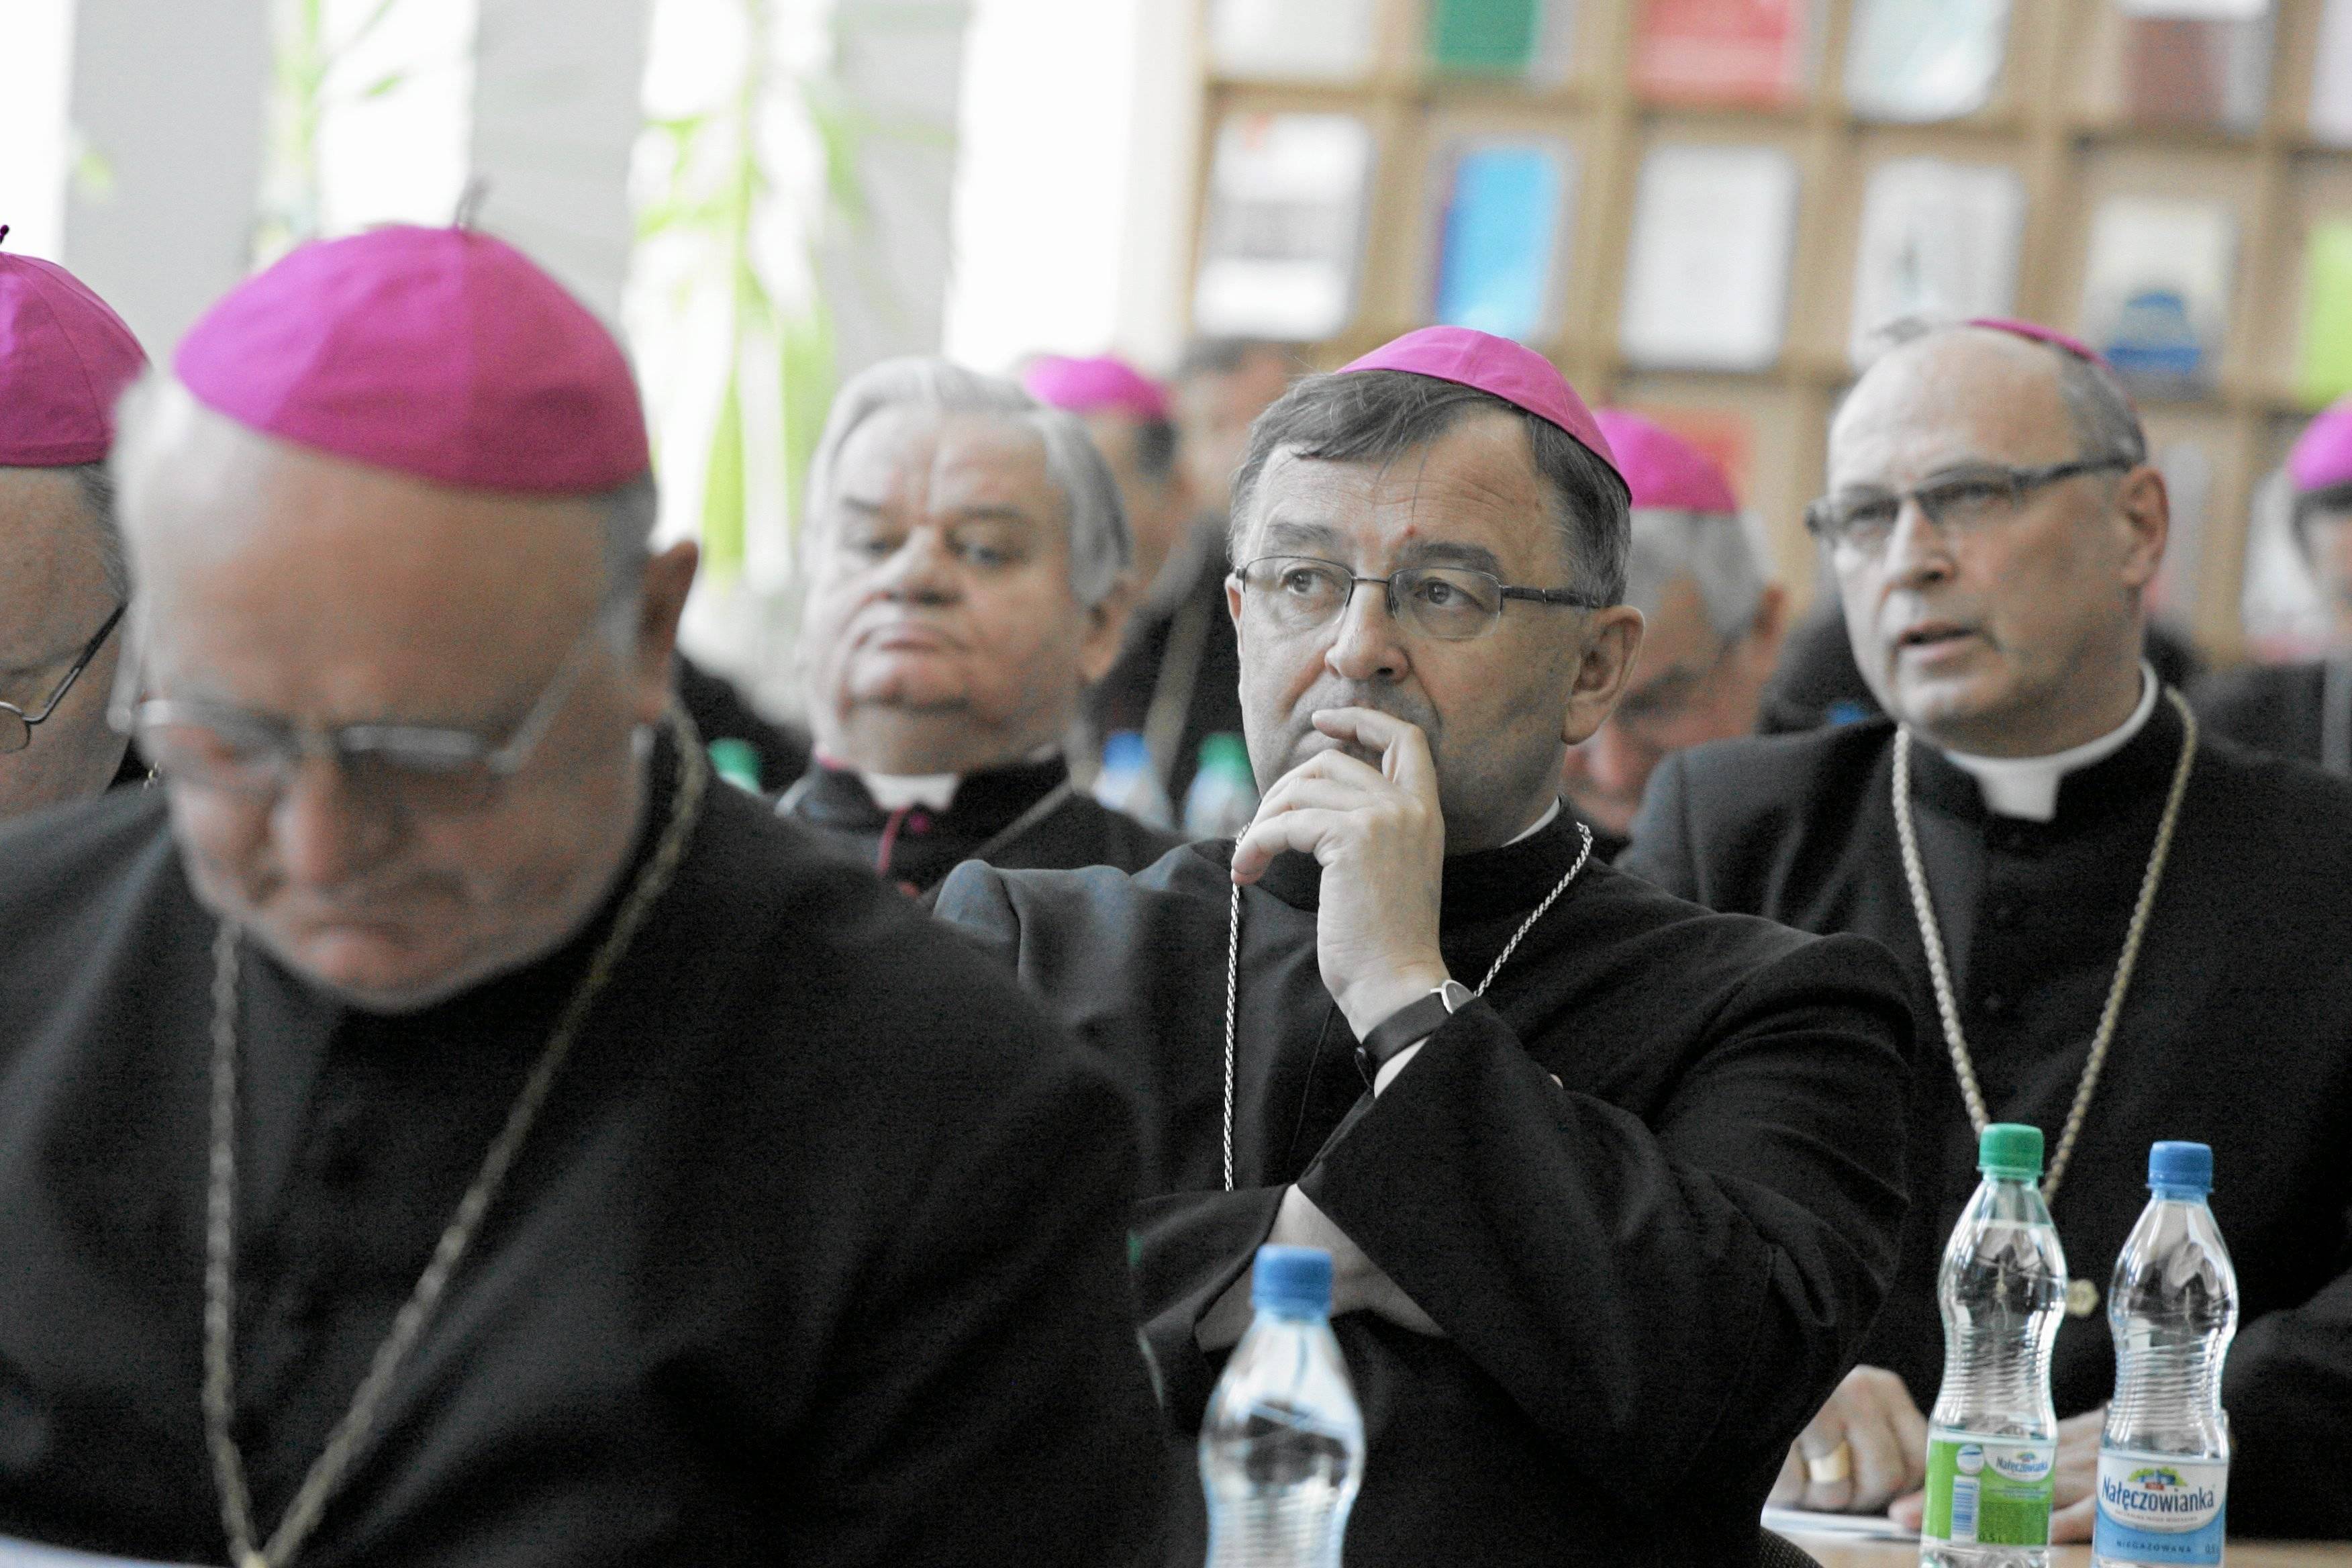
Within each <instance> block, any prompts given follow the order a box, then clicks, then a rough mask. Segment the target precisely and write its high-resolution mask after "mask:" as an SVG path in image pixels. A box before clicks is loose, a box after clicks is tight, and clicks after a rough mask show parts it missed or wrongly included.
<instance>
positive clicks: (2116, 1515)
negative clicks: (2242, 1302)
mask: <svg viewBox="0 0 2352 1568" xmlns="http://www.w3.org/2000/svg"><path fill="white" fill-rule="evenodd" d="M2147 1184H2148V1189H2149V1196H2148V1200H2147V1208H2145V1209H2143V1210H2141V1211H2140V1216H2139V1224H2137V1225H2136V1226H2133V1227H2132V1233H2131V1238H2130V1239H2129V1240H2127V1241H2126V1242H2125V1243H2124V1250H2123V1256H2122V1257H2120V1258H2116V1277H2115V1281H2114V1283H2113V1284H2112V1285H2111V1286H2110V1287H2109V1288H2108V1290H2107V1324H2108V1326H2109V1327H2110V1328H2112V1329H2113V1330H2114V1331H2115V1335H2116V1397H2115V1400H2114V1402H2113V1403H2112V1404H2110V1405H2108V1406H2107V1426H2106V1430H2105V1432H2104V1433H2103V1434H2101V1436H2100V1438H2099V1483H2098V1485H2099V1492H2098V1497H2099V1501H2098V1515H2097V1520H2096V1522H2095V1524H2094V1525H2093V1527H2092V1528H2093V1536H2092V1542H2093V1544H2092V1558H2091V1560H2092V1562H2093V1563H2095V1564H2098V1565H2099V1568H2152V1565H2154V1564H2159V1563H2219V1562H2221V1536H2222V1529H2223V1521H2224V1518H2225V1515H2226V1514H2227V1512H2228V1507H2229V1500H2230V1418H2229V1417H2228V1416H2227V1415H2224V1414H2223V1413H2222V1410H2221V1363H2222V1362H2223V1361H2224V1360H2225V1359H2226V1358H2227V1357H2228V1355H2229V1353H2230V1341H2231V1337H2232V1336H2234V1335H2235V1334H2236V1333H2237V1331H2238V1273H2237V1270H2236V1269H2235V1268H2231V1265H2230V1249H2229V1248H2228V1247H2224V1246H2222V1245H2221V1229H2220V1227H2219V1226H2216V1225H2214V1223H2213V1211H2212V1210H2211V1209H2210V1208H2208V1207H2207V1206H2206V1204H2205V1198H2206V1194H2209V1193H2210V1192H2211V1191H2212V1190H2213V1151H2212V1150H2211V1149H2210V1148H2208V1147H2207V1146H2206V1145H2204V1144H2202V1143H2158V1144H2157V1145H2156V1146H2155V1147H2154V1148H2152V1149H2150V1150H2149V1151H2148V1152H2147Z"/></svg>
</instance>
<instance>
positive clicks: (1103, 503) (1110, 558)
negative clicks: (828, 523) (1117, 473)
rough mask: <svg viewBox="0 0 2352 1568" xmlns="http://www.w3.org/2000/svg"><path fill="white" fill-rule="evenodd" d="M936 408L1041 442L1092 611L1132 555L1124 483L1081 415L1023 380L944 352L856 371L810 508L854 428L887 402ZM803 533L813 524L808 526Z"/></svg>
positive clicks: (1076, 591)
mask: <svg viewBox="0 0 2352 1568" xmlns="http://www.w3.org/2000/svg"><path fill="white" fill-rule="evenodd" d="M904 406H913V407H919V408H934V409H938V410H940V412H942V413H947V414H971V415H978V416H983V417H988V418H994V419H1002V420H1004V421H1006V422H1007V423H1009V424H1013V425H1018V426H1023V427H1024V428H1025V429H1028V430H1031V431H1033V432H1034V433H1035V435H1036V437H1037V438H1038V439H1039V440H1040V441H1041V442H1042V443H1044V445H1045V477H1046V478H1047V479H1049V480H1051V481H1052V482H1053V485H1054V488H1055V489H1056V490H1058V491H1059V492H1060V493H1061V497H1062V504H1063V510H1064V512H1065V514H1066V517H1067V519H1068V522H1069V530H1070V593H1071V595H1072V596H1073V597H1075V598H1076V600H1077V602H1078V603H1079V604H1081V605H1087V606H1088V607H1089V608H1091V607H1092V606H1094V605H1098V604H1100V603H1102V602H1103V600H1104V599H1106V598H1108V596H1109V595H1110V593H1111V590H1112V589H1114V588H1116V587H1117V586H1118V584H1119V581H1120V579H1121V578H1123V577H1125V576H1126V574H1127V573H1128V570H1129V567H1130V566H1132V565H1133V564H1134V562H1135V542H1134V539H1133V537H1132V536H1131V535H1130V534H1129V531H1128V525H1127V510H1126V508H1125V507H1124V506H1123V505H1121V504H1120V501H1119V499H1118V480H1117V479H1114V478H1113V477H1112V475H1111V471H1110V465H1109V464H1108V463H1106V462H1105V461H1104V460H1103V456H1102V454H1101V453H1100V452H1099V451H1097V449H1096V447H1095V444H1094V438H1093V437H1090V436H1088V435H1087V427H1086V425H1085V424H1084V423H1083V422H1082V421H1081V420H1080V419H1079V418H1078V416H1076V415H1075V414H1068V413H1065V412H1064V411H1062V410H1061V409H1058V408H1048V407H1046V406H1045V405H1043V404H1041V403H1039V402H1038V401H1037V400H1036V399H1035V398H1034V397H1032V396H1030V395H1028V394H1027V393H1026V392H1024V391H1023V390H1022V389H1021V386H1020V384H1018V383H1017V382H1014V381H1012V380H1010V379H1008V378H1007V377H1004V376H1001V375H987V374H982V373H981V372H979V371H976V370H971V369H967V368H966V367H964V366H962V365H960V364H957V363H953V362H951V361H949V360H944V359H934V358H929V357H926V356H922V355H908V356H907V357H904V358H901V359H888V360H884V361H883V362H882V363H879V364H876V365H870V366H868V367H867V368H866V369H865V370H862V371H860V372H858V373H857V374H856V375H854V376H851V377H850V378H849V380H848V381H847V382H846V383H845V384H844V385H843V386H842V388H841V390H840V391H839V392H838V393H836V394H835V395H834V399H833V409H832V411H831V412H830V413H829V414H827V415H826V416H825V421H824V435H823V436H821V437H818V440H817V444H816V455H815V456H814V458H812V459H811V460H810V462H809V483H808V512H809V515H810V516H812V517H814V516H816V515H820V514H821V513H822V512H823V510H824V507H825V505H826V503H828V502H829V501H831V500H832V499H833V480H834V468H835V466H836V465H837V464H838V463H839V462H840V460H841V453H842V448H843V447H846V446H847V445H848V444H849V438H850V437H851V436H853V435H855V434H856V431H857V427H858V426H861V425H863V424H865V423H866V420H868V419H870V418H872V417H873V416H875V415H877V414H879V413H881V412H882V411H883V410H884V409H887V408H898V407H904ZM801 536H802V538H803V539H807V538H809V537H810V536H811V535H810V531H809V530H807V529H806V528H803V530H802V535H801Z"/></svg>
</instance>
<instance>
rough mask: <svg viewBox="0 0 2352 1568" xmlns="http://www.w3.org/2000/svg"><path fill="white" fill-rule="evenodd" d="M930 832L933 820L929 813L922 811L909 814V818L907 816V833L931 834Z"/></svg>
mask: <svg viewBox="0 0 2352 1568" xmlns="http://www.w3.org/2000/svg"><path fill="white" fill-rule="evenodd" d="M930 830H931V818H930V816H929V813H927V812H920V811H917V812H910V813H908V816H907V831H908V832H909V833H929V831H930Z"/></svg>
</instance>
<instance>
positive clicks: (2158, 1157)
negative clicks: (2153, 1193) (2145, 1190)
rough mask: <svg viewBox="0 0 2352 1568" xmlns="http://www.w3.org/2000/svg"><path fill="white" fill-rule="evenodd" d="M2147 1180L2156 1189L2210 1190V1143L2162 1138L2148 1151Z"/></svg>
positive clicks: (2170, 1190)
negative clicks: (2180, 1141) (2177, 1141)
mask: <svg viewBox="0 0 2352 1568" xmlns="http://www.w3.org/2000/svg"><path fill="white" fill-rule="evenodd" d="M2147 1184H2148V1185H2149V1186H2151V1187H2154V1188H2155V1189H2157V1190H2158V1192H2175V1191H2178V1192H2193V1193H2195V1194H2197V1195H2198V1196H2200V1197H2202V1196H2204V1195H2205V1194H2207V1193H2210V1192H2211V1191H2212V1190H2213V1149H2212V1145H2210V1144H2209V1143H2175V1142H2165V1143H2157V1144H2154V1145H2151V1146H2150V1147H2149V1149H2148V1152H2147Z"/></svg>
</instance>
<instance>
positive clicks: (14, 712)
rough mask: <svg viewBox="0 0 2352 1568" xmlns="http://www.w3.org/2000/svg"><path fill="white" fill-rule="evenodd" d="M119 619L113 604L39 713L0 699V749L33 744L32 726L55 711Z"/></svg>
mask: <svg viewBox="0 0 2352 1568" xmlns="http://www.w3.org/2000/svg"><path fill="white" fill-rule="evenodd" d="M121 618H122V606H121V605H115V606H114V614H112V615H110V616H107V617H106V624H105V625H104V626H100V627H99V628H98V631H97V634H96V635H95V636H93V637H91V638H90V639H89V641H88V642H86V643H84V644H82V647H81V652H80V653H79V654H77V655H76V656H75V657H74V661H73V668H71V669H68V670H67V671H66V678H65V679H63V680H60V681H58V684H57V689H55V690H53V691H51V692H50V693H49V695H48V700H47V701H45V702H43V703H42V704H41V710H40V711H39V712H37V713H27V712H26V711H25V710H23V709H22V708H19V707H17V706H16V704H15V703H14V702H0V752H21V751H23V750H24V749H25V748H26V747H27V746H29V745H31V744H32V743H33V726H34V725H36V724H37V723H39V722H40V721H42V720H44V719H46V718H47V717H48V716H49V715H50V714H52V713H54V712H56V711H57V710H58V703H60V702H62V701H64V700H66V693H67V692H68V691H71V690H72V689H73V683H74V682H75V681H77V680H79V679H81V672H82V671H83V670H85V669H88V668H89V661H90V660H91V659H94V658H97V657H98V650H99V649H100V648H102V647H105V646H106V639H107V637H109V636H110V635H111V634H112V633H113V631H114V623H115V622H117V621H119V620H121Z"/></svg>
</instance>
